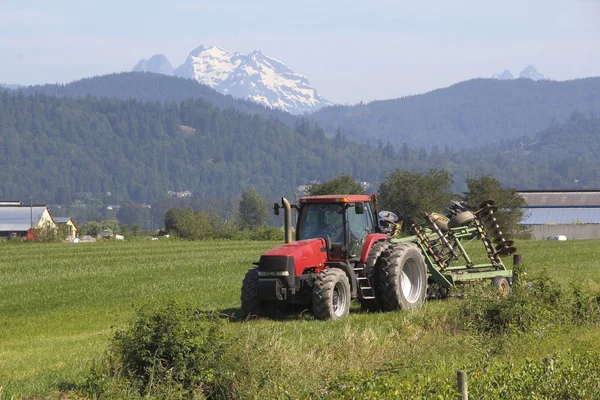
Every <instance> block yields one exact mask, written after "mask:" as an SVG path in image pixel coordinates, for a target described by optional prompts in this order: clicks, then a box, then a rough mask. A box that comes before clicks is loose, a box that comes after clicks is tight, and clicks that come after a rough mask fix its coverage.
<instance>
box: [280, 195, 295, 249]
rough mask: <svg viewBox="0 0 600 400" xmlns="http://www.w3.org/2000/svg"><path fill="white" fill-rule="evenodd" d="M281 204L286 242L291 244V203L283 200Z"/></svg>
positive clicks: (283, 198)
mask: <svg viewBox="0 0 600 400" xmlns="http://www.w3.org/2000/svg"><path fill="white" fill-rule="evenodd" d="M281 204H282V205H283V220H284V222H283V231H284V234H285V242H286V243H290V242H292V241H293V239H292V206H291V205H290V202H289V201H288V200H287V199H286V198H285V197H282V198H281Z"/></svg>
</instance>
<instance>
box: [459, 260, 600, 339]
mask: <svg viewBox="0 0 600 400" xmlns="http://www.w3.org/2000/svg"><path fill="white" fill-rule="evenodd" d="M515 277H516V279H515V283H514V284H513V286H512V289H511V293H510V294H509V295H507V296H505V297H502V298H499V297H498V294H497V292H496V291H495V290H493V289H489V290H485V291H483V292H482V293H480V294H478V295H472V296H468V298H467V300H466V301H465V304H464V306H463V307H461V309H460V310H461V311H460V318H461V319H462V323H463V324H464V325H465V326H468V327H470V328H471V329H473V330H475V331H476V332H479V333H482V332H488V333H493V334H500V333H526V332H532V331H533V332H541V331H543V330H545V329H547V328H550V327H553V326H561V325H562V324H584V323H589V322H597V321H600V299H599V298H598V297H593V296H590V295H587V294H585V293H584V292H583V290H582V289H581V287H579V286H576V285H572V286H571V290H567V289H565V288H564V287H563V286H562V285H560V284H559V283H558V282H556V281H555V280H553V279H551V278H550V277H549V276H548V274H547V273H546V271H542V273H540V274H539V275H536V276H534V277H533V278H532V279H531V280H530V281H529V282H522V280H523V277H524V276H523V271H521V270H520V269H519V270H516V271H515Z"/></svg>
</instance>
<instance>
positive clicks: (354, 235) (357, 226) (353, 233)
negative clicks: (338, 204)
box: [348, 207, 374, 257]
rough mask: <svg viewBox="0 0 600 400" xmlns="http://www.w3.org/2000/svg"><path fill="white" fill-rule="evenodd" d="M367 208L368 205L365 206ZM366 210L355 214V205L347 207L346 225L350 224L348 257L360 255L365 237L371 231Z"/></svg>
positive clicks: (371, 225) (371, 226)
mask: <svg viewBox="0 0 600 400" xmlns="http://www.w3.org/2000/svg"><path fill="white" fill-rule="evenodd" d="M366 209H368V207H366ZM370 219H371V217H370V215H369V213H368V212H365V213H362V214H357V213H356V207H350V208H348V225H349V226H350V257H356V256H360V253H361V251H362V248H363V245H364V242H365V238H366V237H367V235H369V234H370V233H373V231H374V227H373V224H372V223H371V222H370Z"/></svg>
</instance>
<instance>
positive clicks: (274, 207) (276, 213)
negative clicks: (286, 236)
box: [273, 203, 279, 215]
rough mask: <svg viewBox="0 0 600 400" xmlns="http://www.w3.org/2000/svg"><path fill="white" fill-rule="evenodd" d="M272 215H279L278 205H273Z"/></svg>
mask: <svg viewBox="0 0 600 400" xmlns="http://www.w3.org/2000/svg"><path fill="white" fill-rule="evenodd" d="M273 213H274V214H275V215H279V203H275V204H273Z"/></svg>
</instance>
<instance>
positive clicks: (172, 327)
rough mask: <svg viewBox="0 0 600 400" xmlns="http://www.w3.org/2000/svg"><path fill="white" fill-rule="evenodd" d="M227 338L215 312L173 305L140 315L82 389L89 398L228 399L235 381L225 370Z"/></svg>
mask: <svg viewBox="0 0 600 400" xmlns="http://www.w3.org/2000/svg"><path fill="white" fill-rule="evenodd" d="M225 346H226V338H225V336H224V333H223V320H222V319H221V318H220V316H219V315H218V314H217V313H215V312H208V313H207V312H200V311H198V310H197V309H195V308H194V307H192V306H191V305H189V304H183V303H178V302H176V301H171V302H169V303H168V304H167V305H166V306H162V307H156V306H148V307H145V308H141V309H139V310H138V311H137V313H136V318H135V320H133V321H132V322H131V323H130V324H129V326H128V327H127V328H126V329H123V330H119V331H117V332H116V333H115V335H114V337H113V339H112V341H111V345H110V347H109V350H108V352H107V354H106V356H105V358H104V360H103V361H102V362H101V363H99V364H96V365H95V366H94V367H93V368H92V373H91V375H90V377H89V379H88V380H87V382H86V383H85V385H83V391H84V392H85V394H86V395H89V396H91V397H97V396H102V395H103V394H105V393H106V394H108V396H109V397H110V396H115V392H118V393H120V394H123V393H130V394H134V395H135V396H137V395H140V396H146V397H148V396H157V397H159V398H163V397H173V396H174V397H186V398H187V397H190V398H192V397H193V398H203V397H205V396H208V397H214V396H215V395H216V396H217V397H227V394H226V393H220V392H222V391H229V390H230V387H231V382H229V380H228V378H227V373H226V372H224V371H223V369H222V367H221V361H222V357H223V353H224V351H225Z"/></svg>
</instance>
